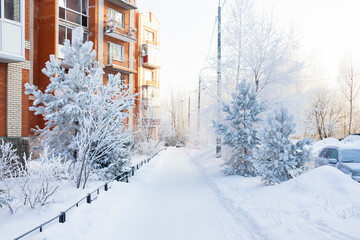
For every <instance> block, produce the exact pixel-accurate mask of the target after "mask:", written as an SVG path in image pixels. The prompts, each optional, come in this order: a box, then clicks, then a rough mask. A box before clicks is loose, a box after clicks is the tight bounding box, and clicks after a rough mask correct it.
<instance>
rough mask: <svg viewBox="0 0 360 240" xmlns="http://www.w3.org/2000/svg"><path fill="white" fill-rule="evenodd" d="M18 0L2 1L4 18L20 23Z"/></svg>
mask: <svg viewBox="0 0 360 240" xmlns="http://www.w3.org/2000/svg"><path fill="white" fill-rule="evenodd" d="M20 7H21V5H20V0H4V17H5V18H6V19H9V20H12V21H16V22H20Z"/></svg>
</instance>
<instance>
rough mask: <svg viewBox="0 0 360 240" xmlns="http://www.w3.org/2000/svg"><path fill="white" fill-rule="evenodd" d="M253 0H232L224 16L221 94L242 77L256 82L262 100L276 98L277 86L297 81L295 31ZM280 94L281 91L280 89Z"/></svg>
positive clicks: (299, 64) (299, 65) (297, 65)
mask: <svg viewBox="0 0 360 240" xmlns="http://www.w3.org/2000/svg"><path fill="white" fill-rule="evenodd" d="M255 2H256V1H254V0H234V1H232V4H231V5H228V6H229V10H228V14H227V15H226V16H225V18H224V21H225V24H224V25H225V27H224V28H225V34H224V40H225V41H224V47H223V51H224V58H223V65H224V66H223V71H224V73H225V74H226V72H228V73H229V76H228V77H227V78H224V81H226V82H227V84H226V85H225V84H224V85H225V86H223V90H224V92H223V95H224V96H226V93H227V92H228V93H231V92H233V90H232V89H233V88H234V86H236V84H237V83H239V81H240V80H241V79H243V78H246V79H248V80H249V81H250V82H252V84H253V85H254V86H255V91H256V92H257V93H259V97H260V98H261V99H262V100H266V102H264V104H265V105H266V106H268V104H269V102H270V101H269V100H271V104H273V102H275V103H276V102H277V99H279V98H278V96H279V91H274V90H278V89H279V88H284V86H288V85H289V84H292V83H294V82H296V78H297V76H298V74H299V72H300V70H301V69H302V63H301V62H300V61H299V60H298V59H297V50H298V44H297V34H296V31H295V30H294V27H293V26H290V27H289V30H286V29H285V28H283V27H281V26H280V25H279V24H277V23H276V21H275V18H274V17H273V15H272V14H271V13H270V14H269V13H267V12H265V11H259V10H258V9H257V8H256V3H255ZM282 94H283V93H282Z"/></svg>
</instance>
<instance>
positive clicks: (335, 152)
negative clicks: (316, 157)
mask: <svg viewBox="0 0 360 240" xmlns="http://www.w3.org/2000/svg"><path fill="white" fill-rule="evenodd" d="M329 158H331V159H336V160H338V150H336V149H331V152H330V156H329Z"/></svg>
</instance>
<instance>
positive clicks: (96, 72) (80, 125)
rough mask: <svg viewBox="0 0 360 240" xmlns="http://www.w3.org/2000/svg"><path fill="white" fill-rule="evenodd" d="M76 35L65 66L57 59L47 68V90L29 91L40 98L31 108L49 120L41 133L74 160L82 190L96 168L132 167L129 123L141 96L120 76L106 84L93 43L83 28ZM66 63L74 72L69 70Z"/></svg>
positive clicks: (66, 48) (67, 49)
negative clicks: (128, 153)
mask: <svg viewBox="0 0 360 240" xmlns="http://www.w3.org/2000/svg"><path fill="white" fill-rule="evenodd" d="M72 37H73V39H72V43H71V44H70V41H69V40H65V43H64V62H61V61H56V59H55V56H53V55H51V56H50V61H49V62H47V63H46V68H45V69H43V73H44V74H45V75H47V76H48V77H49V78H50V84H49V85H48V86H47V88H46V90H45V92H44V93H43V92H41V91H36V90H35V86H30V85H28V84H27V85H26V93H27V94H31V95H33V96H35V98H36V100H35V101H34V107H31V110H33V111H35V114H41V115H43V116H44V119H45V120H46V126H45V128H43V129H37V131H36V133H37V134H38V135H39V136H40V137H42V138H43V139H44V141H43V145H48V146H49V147H50V148H51V149H54V153H55V155H61V156H64V157H65V158H66V159H68V160H71V161H72V162H73V165H72V166H74V168H75V171H73V172H74V173H75V174H76V176H74V177H75V179H76V186H77V187H78V188H79V187H80V185H81V184H83V186H84V187H85V184H86V182H87V180H88V178H89V176H90V174H91V173H92V172H93V170H94V169H98V168H108V167H110V166H113V165H116V166H122V165H125V164H126V160H127V159H126V156H127V151H128V148H127V145H128V144H129V143H131V142H132V136H131V132H130V130H129V129H127V127H126V126H125V124H124V123H125V122H126V120H127V119H128V118H129V116H130V114H129V110H130V109H131V108H132V107H133V104H134V99H135V95H134V94H132V93H131V92H130V90H129V87H127V86H125V85H124V84H123V82H122V81H121V79H120V74H117V75H116V76H113V75H109V76H108V81H107V84H106V85H104V83H103V81H102V79H103V75H104V71H103V69H102V67H99V66H98V62H96V61H95V51H93V43H92V42H85V43H83V41H82V40H83V39H82V37H83V29H82V28H77V29H74V30H73V33H72ZM62 64H64V65H67V66H71V68H69V69H68V70H66V69H65V68H63V67H62ZM105 170H106V169H105ZM105 170H104V171H103V172H106V171H105Z"/></svg>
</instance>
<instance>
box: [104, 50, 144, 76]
mask: <svg viewBox="0 0 360 240" xmlns="http://www.w3.org/2000/svg"><path fill="white" fill-rule="evenodd" d="M105 69H107V70H111V71H115V72H122V73H125V74H133V73H137V71H136V60H135V59H130V58H128V57H124V59H123V60H118V59H114V58H112V57H111V56H110V55H109V56H108V60H107V64H106V65H105Z"/></svg>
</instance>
